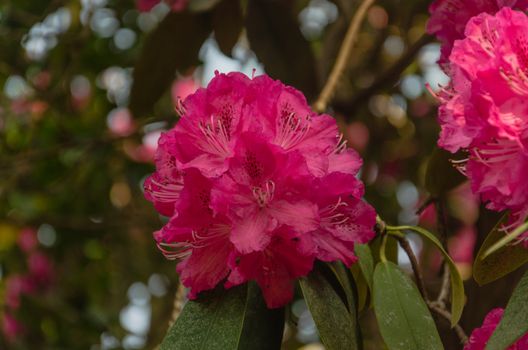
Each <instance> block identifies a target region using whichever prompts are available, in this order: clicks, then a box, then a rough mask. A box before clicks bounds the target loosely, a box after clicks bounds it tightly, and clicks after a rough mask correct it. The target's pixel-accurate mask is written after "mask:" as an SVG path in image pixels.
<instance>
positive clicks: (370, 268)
mask: <svg viewBox="0 0 528 350" xmlns="http://www.w3.org/2000/svg"><path fill="white" fill-rule="evenodd" d="M354 250H355V253H356V255H357V257H358V259H359V260H358V264H359V267H360V268H361V272H363V276H364V277H365V280H366V281H367V284H368V286H369V289H370V290H372V284H373V278H374V258H373V257H372V252H371V251H370V247H369V246H368V244H356V245H355V247H354Z"/></svg>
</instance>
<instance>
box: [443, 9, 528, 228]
mask: <svg viewBox="0 0 528 350" xmlns="http://www.w3.org/2000/svg"><path fill="white" fill-rule="evenodd" d="M527 32H528V17H527V16H526V15H525V14H524V13H522V12H518V11H514V10H512V9H510V8H504V9H502V10H500V11H499V12H498V13H497V14H496V15H494V16H493V15H489V14H485V13H484V14H481V15H479V16H477V17H474V18H472V19H471V20H470V21H469V23H468V25H467V27H466V38H465V39H463V40H459V41H457V42H455V45H454V48H453V51H452V53H451V56H450V58H449V60H450V67H451V78H452V83H451V85H450V87H448V88H447V89H444V91H442V92H441V93H440V94H439V96H438V97H439V99H440V101H441V103H442V105H441V106H440V109H439V122H440V124H441V127H442V132H441V134H440V139H439V141H438V144H439V146H441V147H443V148H445V149H447V150H448V151H451V152H453V153H454V152H456V151H458V150H459V149H464V150H467V152H468V159H467V160H466V161H465V162H464V163H461V164H459V167H460V169H461V170H462V171H463V172H464V173H465V174H467V176H468V178H469V179H470V182H471V187H472V190H473V191H474V192H475V193H477V194H479V195H480V197H481V199H482V200H483V201H484V202H486V203H487V207H488V208H489V209H492V210H497V211H502V210H510V212H511V222H510V225H509V227H507V229H511V228H514V227H515V226H517V225H519V224H520V223H522V222H523V221H524V220H525V219H526V216H527V214H528V182H527V181H525V179H526V174H527V173H528V152H527V150H526V146H527V145H528V142H527V140H528V102H527V101H528V99H527V97H528V77H527V75H526V72H527V71H528V36H527V34H526V33H527Z"/></svg>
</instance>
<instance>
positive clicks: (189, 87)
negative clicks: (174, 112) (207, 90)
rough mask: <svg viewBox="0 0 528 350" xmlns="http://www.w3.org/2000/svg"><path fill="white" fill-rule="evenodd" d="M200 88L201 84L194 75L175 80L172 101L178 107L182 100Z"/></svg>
mask: <svg viewBox="0 0 528 350" xmlns="http://www.w3.org/2000/svg"><path fill="white" fill-rule="evenodd" d="M199 88H200V84H199V83H198V82H197V81H196V80H195V79H194V78H193V77H192V76H190V77H186V78H181V79H177V80H175V81H174V83H172V88H171V96H172V103H173V104H174V106H176V108H178V106H179V103H180V102H181V101H183V100H185V99H186V98H187V96H189V95H191V94H194V93H195V92H196V90H198V89H199Z"/></svg>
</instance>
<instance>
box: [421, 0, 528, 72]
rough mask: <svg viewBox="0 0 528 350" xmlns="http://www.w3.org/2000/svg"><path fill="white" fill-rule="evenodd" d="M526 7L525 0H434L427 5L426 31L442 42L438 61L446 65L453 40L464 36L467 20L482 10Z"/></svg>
mask: <svg viewBox="0 0 528 350" xmlns="http://www.w3.org/2000/svg"><path fill="white" fill-rule="evenodd" d="M505 6H507V7H511V8H519V9H522V10H526V9H527V8H528V1H527V0H435V1H434V2H433V3H432V4H431V5H430V6H429V13H430V14H431V18H430V19H429V21H428V22H427V32H428V33H429V34H432V35H435V36H436V37H437V38H438V40H440V41H441V42H442V51H441V53H442V55H441V57H440V60H439V63H440V64H441V65H442V66H444V67H446V64H447V63H448V61H449V55H450V54H451V50H452V49H453V44H454V42H455V40H459V39H463V38H464V29H465V28H466V24H467V23H468V21H469V20H470V19H471V18H472V17H474V16H477V15H479V14H481V13H483V12H485V13H489V14H495V13H497V11H499V10H500V9H501V8H502V7H505Z"/></svg>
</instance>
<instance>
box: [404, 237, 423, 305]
mask: <svg viewBox="0 0 528 350" xmlns="http://www.w3.org/2000/svg"><path fill="white" fill-rule="evenodd" d="M396 239H397V240H398V242H399V243H400V246H401V247H402V249H403V250H404V251H405V254H407V256H408V257H409V260H410V262H411V267H412V270H413V273H414V276H415V278H416V284H417V285H418V290H419V291H420V294H422V297H423V298H424V299H425V300H428V299H429V297H428V295H427V289H426V288H425V282H424V279H423V276H422V273H421V271H420V266H419V265H418V259H417V258H416V255H414V252H413V250H412V248H411V244H410V243H409V241H408V240H407V238H404V237H396Z"/></svg>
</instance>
